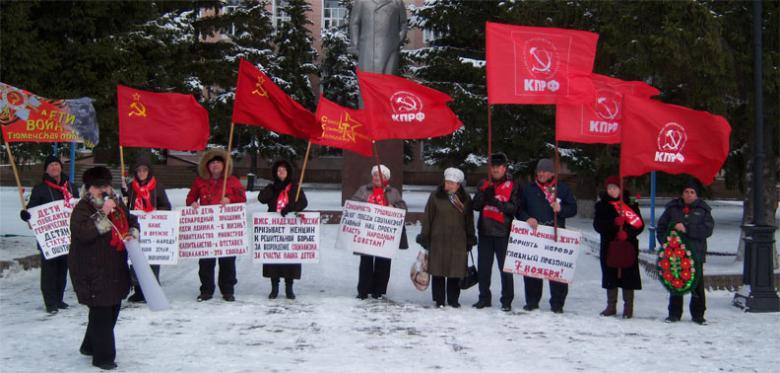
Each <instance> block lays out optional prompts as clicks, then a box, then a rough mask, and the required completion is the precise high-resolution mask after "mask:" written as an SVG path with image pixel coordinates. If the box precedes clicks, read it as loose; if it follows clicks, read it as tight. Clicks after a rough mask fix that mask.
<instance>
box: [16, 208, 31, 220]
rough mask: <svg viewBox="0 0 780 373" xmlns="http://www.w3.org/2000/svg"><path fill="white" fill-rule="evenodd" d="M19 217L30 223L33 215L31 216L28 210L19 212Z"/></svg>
mask: <svg viewBox="0 0 780 373" xmlns="http://www.w3.org/2000/svg"><path fill="white" fill-rule="evenodd" d="M19 217H20V218H21V219H22V220H24V221H30V218H31V217H32V215H30V212H29V211H27V210H22V211H19Z"/></svg>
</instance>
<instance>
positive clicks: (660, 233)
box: [656, 178, 715, 325]
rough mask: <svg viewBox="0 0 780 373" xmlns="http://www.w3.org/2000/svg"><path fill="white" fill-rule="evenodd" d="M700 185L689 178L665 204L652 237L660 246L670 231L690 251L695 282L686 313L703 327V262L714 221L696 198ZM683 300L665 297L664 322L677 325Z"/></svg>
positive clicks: (707, 208)
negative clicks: (688, 309)
mask: <svg viewBox="0 0 780 373" xmlns="http://www.w3.org/2000/svg"><path fill="white" fill-rule="evenodd" d="M701 189H702V187H701V183H699V181H698V180H696V179H694V178H691V179H690V180H688V182H687V183H686V184H685V185H684V186H683V189H682V193H681V195H680V197H679V198H675V199H673V200H671V201H669V203H667V204H666V209H665V210H664V213H663V214H662V215H661V218H660V219H658V229H657V231H656V237H657V238H658V242H660V243H661V244H662V245H663V243H664V242H665V241H666V238H667V237H668V236H669V233H670V232H671V231H672V230H676V231H677V233H678V234H679V235H680V236H682V237H683V238H684V239H685V241H684V242H686V243H687V246H688V248H689V249H690V250H691V251H693V254H694V258H696V259H697V260H696V261H695V263H694V268H695V271H696V272H695V273H696V276H698V277H699V281H698V282H697V284H696V286H695V287H694V288H693V289H692V291H691V303H690V311H691V318H692V320H693V322H695V323H697V324H699V325H704V324H705V323H706V322H707V320H705V319H704V311H705V310H706V309H707V305H706V299H705V296H704V281H702V279H703V278H704V262H706V261H707V238H708V237H710V236H712V230H713V228H714V227H715V221H714V220H713V219H712V209H711V208H710V206H709V205H708V204H707V203H706V202H704V201H703V200H702V199H701V198H699V196H700V195H701ZM682 312H683V296H682V295H673V294H670V295H669V316H668V317H667V318H666V321H667V322H677V321H680V318H682Z"/></svg>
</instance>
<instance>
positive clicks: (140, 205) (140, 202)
mask: <svg viewBox="0 0 780 373" xmlns="http://www.w3.org/2000/svg"><path fill="white" fill-rule="evenodd" d="M130 185H131V186H132V187H133V192H135V203H134V204H133V207H134V208H137V209H139V210H143V211H146V212H149V211H152V210H154V206H153V205H152V193H151V192H152V190H154V188H156V187H157V179H156V178H155V177H154V176H152V178H151V179H149V182H148V183H146V185H144V186H141V183H139V182H138V179H133V182H132V183H130Z"/></svg>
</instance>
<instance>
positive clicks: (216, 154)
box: [198, 148, 233, 180]
mask: <svg viewBox="0 0 780 373" xmlns="http://www.w3.org/2000/svg"><path fill="white" fill-rule="evenodd" d="M226 159H228V155H227V151H225V149H222V148H211V149H209V150H207V151H206V152H205V153H203V156H202V157H201V158H200V162H199V163H198V176H200V177H201V178H203V179H206V180H208V179H211V172H210V171H209V163H211V162H212V161H222V163H223V164H225V172H227V174H228V175H230V174H231V173H232V172H233V162H226V161H225V160H226Z"/></svg>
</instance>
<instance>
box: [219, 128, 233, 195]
mask: <svg viewBox="0 0 780 373" xmlns="http://www.w3.org/2000/svg"><path fill="white" fill-rule="evenodd" d="M235 127H236V124H235V123H234V122H230V136H228V147H227V157H228V159H227V160H226V162H225V169H224V170H222V172H223V174H224V175H223V177H222V198H220V201H222V200H223V199H225V191H226V190H227V179H228V173H229V171H230V166H231V165H232V164H233V157H232V156H231V155H230V154H231V153H230V152H231V151H232V150H233V130H234V129H235Z"/></svg>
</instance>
